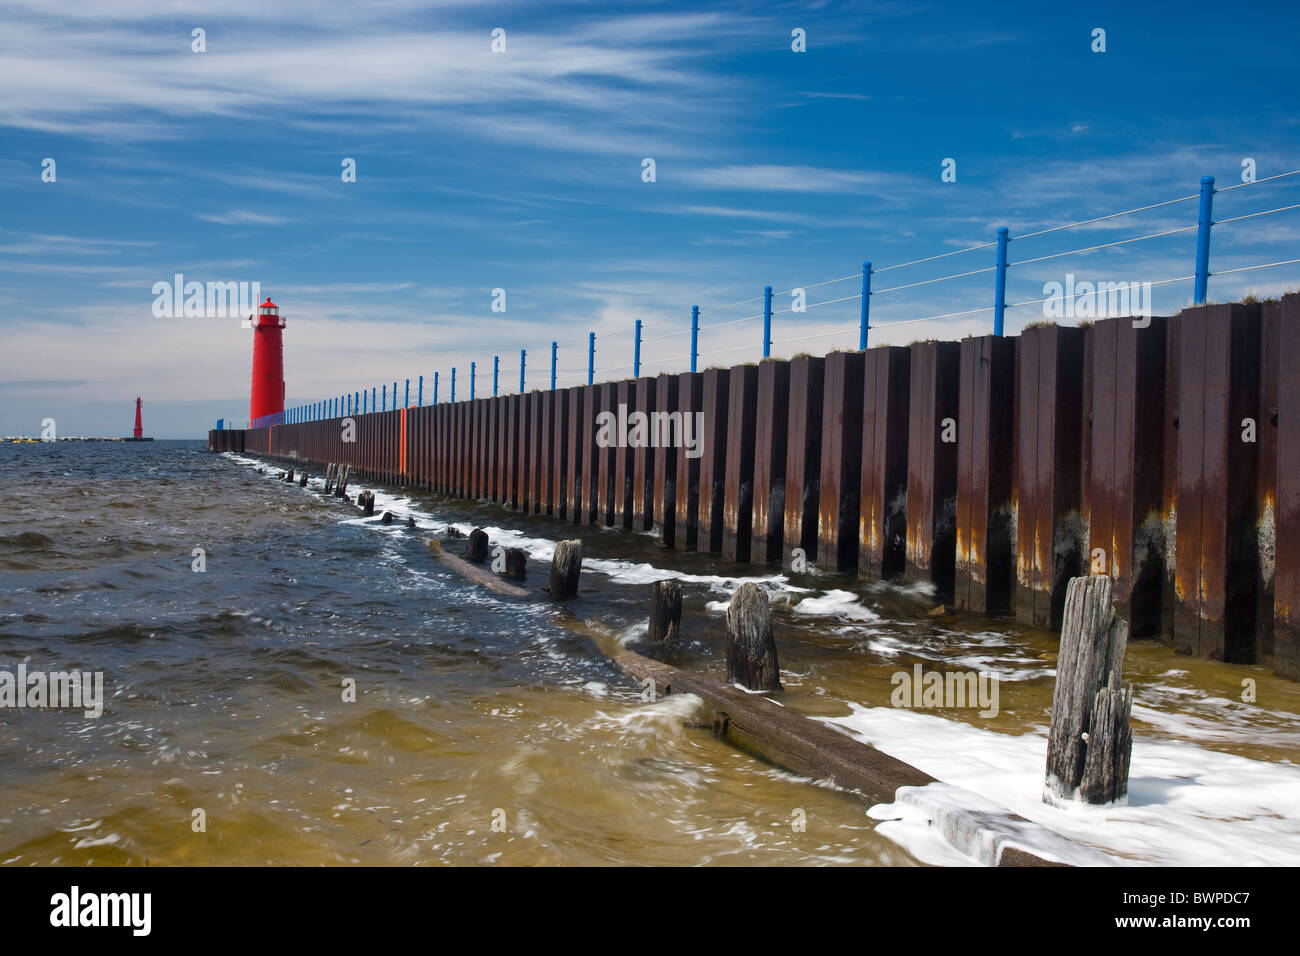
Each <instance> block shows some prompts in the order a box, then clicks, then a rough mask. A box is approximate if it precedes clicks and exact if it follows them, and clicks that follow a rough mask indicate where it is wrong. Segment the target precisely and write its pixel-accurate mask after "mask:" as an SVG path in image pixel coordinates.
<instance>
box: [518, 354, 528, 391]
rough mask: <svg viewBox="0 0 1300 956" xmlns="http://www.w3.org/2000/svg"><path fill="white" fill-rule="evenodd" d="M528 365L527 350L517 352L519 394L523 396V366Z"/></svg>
mask: <svg viewBox="0 0 1300 956" xmlns="http://www.w3.org/2000/svg"><path fill="white" fill-rule="evenodd" d="M527 364H528V350H527V349H520V350H519V394H520V395H522V394H524V366H525V365H527Z"/></svg>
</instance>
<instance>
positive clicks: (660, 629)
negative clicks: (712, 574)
mask: <svg viewBox="0 0 1300 956" xmlns="http://www.w3.org/2000/svg"><path fill="white" fill-rule="evenodd" d="M681 623H682V586H681V584H680V583H679V582H677V581H656V582H655V583H654V584H652V585H651V586H650V630H649V634H648V635H647V636H648V639H649V641H650V643H651V644H671V643H672V642H674V641H676V640H677V636H678V634H679V633H680V631H681Z"/></svg>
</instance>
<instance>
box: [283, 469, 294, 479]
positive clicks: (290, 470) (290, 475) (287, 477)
mask: <svg viewBox="0 0 1300 956" xmlns="http://www.w3.org/2000/svg"><path fill="white" fill-rule="evenodd" d="M284 480H285V481H293V469H292V468H290V469H289V473H288V474H287V475H285V476H284Z"/></svg>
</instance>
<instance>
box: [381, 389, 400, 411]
mask: <svg viewBox="0 0 1300 956" xmlns="http://www.w3.org/2000/svg"><path fill="white" fill-rule="evenodd" d="M393 392H394V393H396V392H397V385H396V383H394V385H393ZM396 397H397V395H396V394H394V395H393V398H396ZM379 410H380V411H382V412H386V411H388V385H387V384H385V385H384V404H382V405H380V406H379Z"/></svg>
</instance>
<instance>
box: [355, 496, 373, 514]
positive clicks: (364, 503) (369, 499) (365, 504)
mask: <svg viewBox="0 0 1300 956" xmlns="http://www.w3.org/2000/svg"><path fill="white" fill-rule="evenodd" d="M357 504H358V505H360V506H361V511H362V513H363V514H364V515H365V516H366V517H367V518H369V517H370V516H371V515H373V514H374V513H375V493H374V492H373V491H363V492H361V494H359V495H357Z"/></svg>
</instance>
